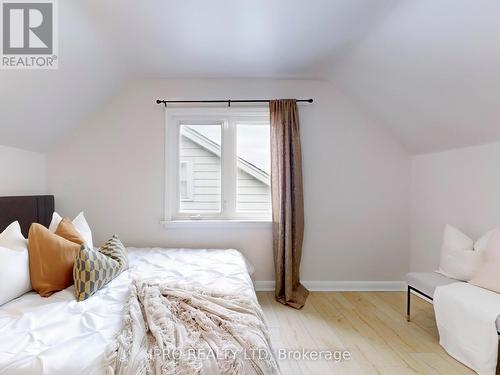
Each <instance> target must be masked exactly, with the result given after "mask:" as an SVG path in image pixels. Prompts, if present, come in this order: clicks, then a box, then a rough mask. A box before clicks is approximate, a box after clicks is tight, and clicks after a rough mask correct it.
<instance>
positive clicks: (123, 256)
mask: <svg viewBox="0 0 500 375" xmlns="http://www.w3.org/2000/svg"><path fill="white" fill-rule="evenodd" d="M99 251H100V252H101V253H103V254H104V255H106V256H108V257H110V258H111V259H114V260H116V261H117V262H118V263H119V264H120V267H121V268H122V271H124V270H126V269H127V268H128V257H127V250H125V246H123V244H122V242H121V241H120V239H119V238H118V236H117V235H116V234H115V235H113V237H111V239H110V240H109V241H108V242H106V243H105V244H104V245H103V246H102V247H101V248H100V249H99Z"/></svg>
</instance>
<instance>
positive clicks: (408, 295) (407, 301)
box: [406, 285, 411, 322]
mask: <svg viewBox="0 0 500 375" xmlns="http://www.w3.org/2000/svg"><path fill="white" fill-rule="evenodd" d="M410 301H411V292H410V286H409V285H408V290H407V291H406V321H407V322H409V321H410V320H411V319H410Z"/></svg>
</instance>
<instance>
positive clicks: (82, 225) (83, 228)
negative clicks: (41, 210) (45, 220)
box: [49, 212, 94, 249]
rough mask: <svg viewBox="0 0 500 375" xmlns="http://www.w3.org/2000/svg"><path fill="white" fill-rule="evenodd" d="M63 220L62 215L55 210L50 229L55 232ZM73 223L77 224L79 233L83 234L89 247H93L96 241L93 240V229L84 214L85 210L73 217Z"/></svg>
mask: <svg viewBox="0 0 500 375" xmlns="http://www.w3.org/2000/svg"><path fill="white" fill-rule="evenodd" d="M61 220H62V217H61V215H59V214H58V213H57V212H54V213H53V214H52V221H51V222H50V225H49V230H50V231H51V232H53V233H54V232H55V231H56V229H57V226H58V225H59V223H60V222H61ZM73 225H74V226H75V228H76V230H77V231H78V233H80V235H81V236H82V238H83V240H84V241H85V243H86V244H87V245H88V247H90V248H91V249H93V248H94V243H93V241H92V231H91V230H90V226H89V224H88V223H87V220H86V219H85V215H84V214H83V212H80V213H79V214H78V215H77V216H76V217H75V218H74V219H73Z"/></svg>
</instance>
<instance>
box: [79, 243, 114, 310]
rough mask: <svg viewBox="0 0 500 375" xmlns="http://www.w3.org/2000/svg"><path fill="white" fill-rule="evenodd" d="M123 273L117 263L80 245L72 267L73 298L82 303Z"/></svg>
mask: <svg viewBox="0 0 500 375" xmlns="http://www.w3.org/2000/svg"><path fill="white" fill-rule="evenodd" d="M122 271H123V268H122V266H121V265H120V263H118V261H116V260H114V259H112V258H111V257H108V256H107V255H106V254H103V253H101V252H99V251H96V250H94V249H90V248H89V247H87V245H85V244H84V245H82V247H81V249H80V251H79V252H78V254H77V256H76V259H75V264H74V266H73V278H74V280H75V297H76V300H77V301H83V300H86V299H87V298H89V297H90V296H92V295H93V294H94V293H95V292H97V291H98V290H99V289H101V288H103V287H104V286H105V285H106V284H107V283H109V282H110V281H111V280H113V279H114V278H115V277H116V276H118V275H119V274H120V273H121V272H122Z"/></svg>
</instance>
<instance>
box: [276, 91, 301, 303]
mask: <svg viewBox="0 0 500 375" xmlns="http://www.w3.org/2000/svg"><path fill="white" fill-rule="evenodd" d="M269 109H270V112H271V175H272V179H271V180H272V182H271V186H272V202H273V251H274V270H275V280H276V286H275V296H276V300H277V301H278V302H281V303H283V304H285V305H289V306H291V307H294V308H296V309H300V308H302V307H303V306H304V303H305V301H306V298H307V295H308V294H309V291H308V290H307V289H306V288H304V286H302V285H301V284H300V280H299V276H300V260H301V257H302V239H303V235H304V201H303V193H302V156H301V151H300V132H299V115H298V109H297V103H296V100H295V99H283V100H271V102H270V103H269Z"/></svg>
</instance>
